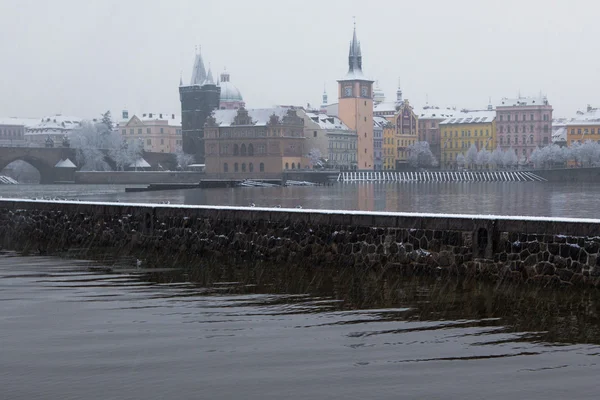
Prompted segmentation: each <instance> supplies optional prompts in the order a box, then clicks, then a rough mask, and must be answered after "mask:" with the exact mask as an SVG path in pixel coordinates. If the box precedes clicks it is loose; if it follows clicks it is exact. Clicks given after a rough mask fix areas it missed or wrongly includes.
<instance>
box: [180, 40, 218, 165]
mask: <svg viewBox="0 0 600 400" xmlns="http://www.w3.org/2000/svg"><path fill="white" fill-rule="evenodd" d="M220 94H221V89H220V88H219V86H217V85H216V83H215V82H214V79H213V76H212V72H211V70H210V69H209V70H208V73H206V69H205V68H204V61H203V60H202V55H201V54H200V52H198V50H196V57H195V60H194V69H193V71H192V79H191V81H190V84H189V85H184V84H183V82H182V81H181V80H180V83H179V99H180V100H181V134H182V142H183V146H182V147H183V151H184V153H187V154H192V155H194V156H195V159H196V162H197V163H200V164H204V123H205V122H206V117H208V116H209V115H210V113H211V112H212V111H213V110H214V109H216V108H218V107H219V97H220Z"/></svg>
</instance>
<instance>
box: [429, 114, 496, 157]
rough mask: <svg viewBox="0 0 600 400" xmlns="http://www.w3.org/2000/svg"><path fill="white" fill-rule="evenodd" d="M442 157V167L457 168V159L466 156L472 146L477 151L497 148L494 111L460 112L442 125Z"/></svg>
mask: <svg viewBox="0 0 600 400" xmlns="http://www.w3.org/2000/svg"><path fill="white" fill-rule="evenodd" d="M440 132H441V139H442V140H441V146H442V157H441V160H440V165H442V166H443V167H445V168H456V166H457V163H456V157H457V156H458V155H459V154H462V155H463V156H464V155H466V153H467V150H469V148H470V147H471V145H473V144H474V145H475V146H476V147H477V150H481V149H484V148H485V149H486V150H488V151H493V150H494V149H495V148H496V113H495V112H494V111H470V112H459V113H456V114H455V115H454V116H453V117H451V118H448V119H446V120H445V121H442V122H441V123H440Z"/></svg>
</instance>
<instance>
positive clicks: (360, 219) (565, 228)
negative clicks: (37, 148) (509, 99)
mask: <svg viewBox="0 0 600 400" xmlns="http://www.w3.org/2000/svg"><path fill="white" fill-rule="evenodd" d="M0 247H1V248H4V249H10V250H17V251H22V252H26V253H28V254H36V253H43V254H61V253H63V252H65V251H69V250H72V249H78V250H79V251H81V252H83V254H89V255H98V254H118V255H129V256H133V257H137V258H139V259H142V260H144V261H145V262H146V263H147V264H146V265H161V266H168V265H174V264H175V263H177V265H178V266H181V265H202V263H208V262H219V263H224V265H225V264H227V265H236V264H239V263H243V264H246V265H247V264H249V263H255V262H261V263H274V264H277V263H279V264H282V263H285V264H286V265H287V266H290V265H292V266H297V267H298V268H306V267H308V268H338V269H339V268H363V269H378V270H381V271H395V272H397V273H400V274H403V275H406V276H414V275H417V276H423V275H431V276H442V277H443V276H462V277H467V278H475V279H485V280H493V281H508V282H519V283H532V284H541V285H545V286H556V287H558V286H578V287H591V286H593V287H596V286H599V285H600V257H599V252H600V220H591V219H559V218H557V219H548V218H535V217H530V218H527V217H501V216H471V215H436V214H410V213H381V212H364V211H325V210H301V209H268V208H244V207H242V208H234V207H211V206H177V205H149V204H120V203H93V202H60V203H57V202H45V201H33V200H31V201H27V200H5V199H2V200H0Z"/></svg>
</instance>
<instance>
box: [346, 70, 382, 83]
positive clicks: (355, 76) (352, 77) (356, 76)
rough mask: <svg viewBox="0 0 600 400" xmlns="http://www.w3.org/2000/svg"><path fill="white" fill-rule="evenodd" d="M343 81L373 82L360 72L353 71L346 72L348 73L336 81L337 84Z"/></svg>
mask: <svg viewBox="0 0 600 400" xmlns="http://www.w3.org/2000/svg"><path fill="white" fill-rule="evenodd" d="M344 81H366V82H375V81H374V80H372V79H369V78H367V77H366V76H365V74H363V72H362V70H360V69H355V70H352V71H348V73H347V74H346V75H345V76H344V77H343V78H342V79H338V82H344Z"/></svg>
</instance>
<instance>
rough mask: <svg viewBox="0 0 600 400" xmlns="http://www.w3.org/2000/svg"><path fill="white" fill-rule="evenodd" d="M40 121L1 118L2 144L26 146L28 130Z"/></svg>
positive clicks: (0, 135)
mask: <svg viewBox="0 0 600 400" xmlns="http://www.w3.org/2000/svg"><path fill="white" fill-rule="evenodd" d="M39 122H40V120H37V119H35V120H32V119H22V118H0V146H8V147H21V146H26V145H27V142H26V140H25V132H26V130H27V129H28V128H29V127H32V126H35V125H37V124H38V123H39Z"/></svg>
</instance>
